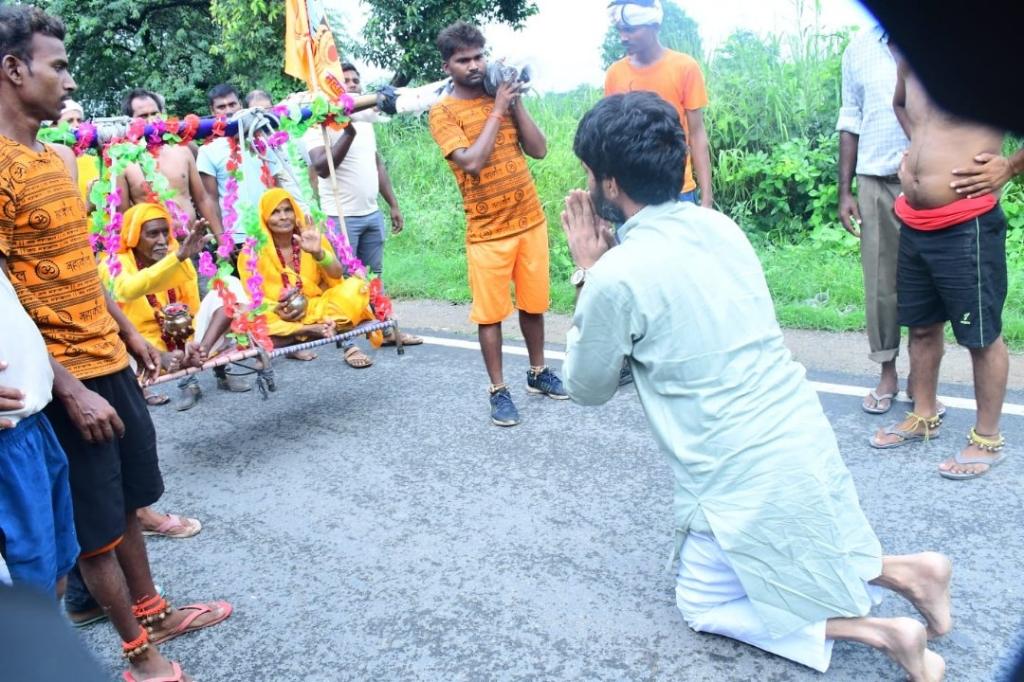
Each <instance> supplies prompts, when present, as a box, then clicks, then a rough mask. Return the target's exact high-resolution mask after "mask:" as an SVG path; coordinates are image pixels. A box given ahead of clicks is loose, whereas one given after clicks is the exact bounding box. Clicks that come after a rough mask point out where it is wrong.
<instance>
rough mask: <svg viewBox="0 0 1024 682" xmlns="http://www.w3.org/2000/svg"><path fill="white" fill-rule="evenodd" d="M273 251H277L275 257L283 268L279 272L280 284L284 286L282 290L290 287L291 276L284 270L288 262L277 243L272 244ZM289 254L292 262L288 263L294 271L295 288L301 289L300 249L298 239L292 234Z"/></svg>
mask: <svg viewBox="0 0 1024 682" xmlns="http://www.w3.org/2000/svg"><path fill="white" fill-rule="evenodd" d="M274 251H276V252H277V259H278V261H280V263H281V267H282V268H284V270H282V272H281V285H282V286H283V287H284V290H285V291H287V290H288V289H290V288H291V278H290V277H289V276H288V273H287V272H286V271H287V269H288V266H289V263H288V261H286V260H285V258H284V254H283V253H281V248H280V247H279V246H278V245H277V244H274ZM291 256H292V258H291V261H292V262H291V263H290V265H291V268H292V270H293V271H294V272H295V279H296V282H295V286H296V288H298V289H299V290H300V291H301V290H302V276H301V275H300V274H299V273H301V272H302V249H301V248H300V247H299V241H298V240H297V239H296V238H295V236H294V235H292V253H291Z"/></svg>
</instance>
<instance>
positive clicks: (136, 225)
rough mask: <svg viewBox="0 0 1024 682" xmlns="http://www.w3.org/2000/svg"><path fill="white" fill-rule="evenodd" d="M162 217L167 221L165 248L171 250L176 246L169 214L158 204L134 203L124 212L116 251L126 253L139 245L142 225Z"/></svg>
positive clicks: (172, 222)
mask: <svg viewBox="0 0 1024 682" xmlns="http://www.w3.org/2000/svg"><path fill="white" fill-rule="evenodd" d="M160 218H163V219H164V220H166V221H167V229H168V233H167V249H168V250H173V249H176V248H177V247H178V242H177V241H176V240H175V239H174V221H173V220H172V219H171V214H170V213H169V212H168V210H167V209H166V208H164V207H163V206H161V205H160V204H135V205H134V206H132V207H131V208H129V209H128V210H127V211H125V213H124V226H123V227H122V228H121V248H120V249H119V250H118V253H128V251H130V250H131V249H134V248H135V247H136V246H138V245H139V237H140V236H141V235H142V225H143V224H144V223H147V222H149V221H150V220H158V219H160Z"/></svg>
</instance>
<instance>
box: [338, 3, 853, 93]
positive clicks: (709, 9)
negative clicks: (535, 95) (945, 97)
mask: <svg viewBox="0 0 1024 682" xmlns="http://www.w3.org/2000/svg"><path fill="white" fill-rule="evenodd" d="M326 3H328V4H334V5H335V6H337V7H338V9H339V10H340V11H341V12H342V13H345V14H346V16H348V18H349V25H348V27H347V29H348V33H349V34H350V35H352V36H353V37H356V36H359V34H360V32H361V30H362V25H363V23H364V22H365V12H366V9H365V6H364V3H362V2H360V3H359V5H358V6H357V5H354V4H353V3H351V2H343V1H342V0H326ZM678 4H679V5H680V6H681V7H682V8H683V9H684V10H686V13H687V14H689V15H690V16H691V17H693V18H694V19H695V20H696V21H697V24H698V25H699V27H700V33H701V39H702V40H703V42H704V49H705V50H709V49H711V48H714V47H715V46H717V45H719V44H721V43H722V42H723V41H724V40H725V39H726V38H727V37H728V36H729V34H731V33H732V32H733V31H735V30H736V29H740V28H742V29H749V30H752V31H755V32H758V33H781V32H793V31H795V30H796V27H797V26H798V22H797V16H798V7H799V6H801V5H803V6H804V13H803V15H804V22H805V24H806V23H808V22H812V21H813V19H814V2H813V1H812V0H804V1H801V0H714V1H713V2H708V1H707V0H702V1H697V0H680V1H679V3H678ZM607 5H608V0H537V6H538V7H539V8H540V11H539V12H538V14H537V15H536V16H534V17H531V18H530V20H529V21H527V22H526V26H525V27H524V28H523V29H522V30H520V31H513V30H512V29H511V28H509V27H507V26H485V27H484V34H485V35H486V36H487V40H488V43H489V45H490V47H491V53H492V55H493V56H494V57H507V58H508V59H510V60H512V61H514V62H526V63H529V64H530V65H531V66H532V67H533V69H534V74H535V76H534V85H535V86H536V87H537V88H538V89H539V90H542V91H552V92H559V91H564V90H571V89H572V88H575V87H576V86H577V85H579V84H581V83H592V84H600V83H602V82H603V72H602V70H601V57H600V47H601V43H602V42H603V40H604V34H605V31H606V30H607V28H608V19H607V14H606V10H605V8H606V7H607ZM819 22H820V25H821V27H822V30H824V31H828V30H831V29H836V28H840V27H843V26H859V27H861V28H865V27H867V26H869V25H870V24H871V18H870V15H868V14H867V13H866V11H865V10H864V9H863V8H862V7H861V5H860V3H858V2H857V1H856V0H821V14H820V15H819ZM357 63H358V62H357ZM363 66H365V65H363ZM388 76H390V74H388V73H384V72H382V71H380V70H378V69H374V68H371V67H368V66H366V67H365V71H364V73H363V77H364V80H366V81H374V80H377V79H378V78H381V77H384V78H387V77H388Z"/></svg>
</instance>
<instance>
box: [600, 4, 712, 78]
mask: <svg viewBox="0 0 1024 682" xmlns="http://www.w3.org/2000/svg"><path fill="white" fill-rule="evenodd" d="M662 7H663V8H664V11H665V18H664V19H663V20H662V22H661V32H660V39H661V44H662V45H664V46H665V47H667V48H669V49H671V50H676V51H677V52H685V53H686V54H688V55H691V56H692V57H694V58H696V59H698V60H703V58H704V48H703V46H702V45H701V42H700V31H699V30H698V28H697V22H696V21H694V20H693V19H692V18H691V17H690V15H688V14H687V13H686V11H685V10H683V8H682V7H680V6H679V5H677V4H676V3H675V2H673V0H664V1H663V2H662ZM625 54H626V51H625V50H624V49H623V47H622V43H621V42H620V40H619V32H618V31H617V30H616V28H615V27H614V26H609V27H608V32H607V33H605V35H604V43H603V44H602V45H601V62H602V63H603V65H604V68H606V69H607V68H608V67H609V66H611V65H612V62H615V61H617V60H619V59H622V58H623V57H624V56H625Z"/></svg>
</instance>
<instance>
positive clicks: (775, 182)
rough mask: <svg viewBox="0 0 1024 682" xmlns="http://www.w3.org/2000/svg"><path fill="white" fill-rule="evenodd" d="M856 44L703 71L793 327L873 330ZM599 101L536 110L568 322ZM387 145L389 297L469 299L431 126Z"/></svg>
mask: <svg viewBox="0 0 1024 682" xmlns="http://www.w3.org/2000/svg"><path fill="white" fill-rule="evenodd" d="M847 40H848V35H847V34H845V33H838V34H833V35H821V34H820V33H818V32H817V31H816V30H815V29H814V28H813V27H807V28H802V29H800V30H799V31H798V32H796V33H794V34H793V35H792V36H789V37H781V36H767V37H765V36H758V35H755V34H752V33H747V32H741V33H737V34H735V35H733V36H732V37H731V38H730V39H729V40H728V41H727V42H726V43H725V44H724V45H723V46H722V47H720V48H719V49H718V50H717V51H715V52H714V53H713V54H711V55H709V56H707V57H706V58H705V59H704V63H705V74H706V77H707V83H708V90H709V96H710V100H711V104H710V106H709V107H708V110H707V120H708V127H709V131H710V136H711V150H712V163H713V165H714V168H713V175H714V185H715V202H716V204H717V208H718V209H719V210H721V211H723V212H725V213H727V214H729V215H730V216H731V217H732V218H733V219H734V220H736V222H737V223H738V224H739V225H740V226H741V227H742V228H743V229H744V230H745V231H746V233H747V234H748V236H749V238H750V240H751V242H752V243H753V244H754V246H755V248H756V249H757V251H758V254H759V255H760V257H761V262H762V264H763V266H764V270H765V274H766V277H767V280H768V285H769V287H770V288H771V291H772V295H773V296H774V298H775V304H776V308H777V310H778V315H779V319H780V321H781V322H782V324H783V325H785V326H790V327H800V328H808V329H827V330H858V329H863V327H864V309H863V303H864V300H863V299H864V297H863V283H862V276H861V271H860V261H859V256H858V242H857V240H856V239H855V238H854V237H852V236H851V235H849V234H847V233H846V232H845V231H844V230H843V229H842V226H841V225H840V224H839V221H838V218H837V216H836V204H837V186H836V176H837V162H838V148H839V141H838V135H837V134H836V132H835V121H836V117H837V114H838V111H839V102H840V60H841V56H842V51H843V49H844V47H845V45H846V42H847ZM600 96H601V92H600V91H599V90H598V89H596V88H588V87H584V88H580V89H578V90H576V91H573V92H570V93H562V94H550V95H545V96H542V97H537V96H534V97H530V99H529V100H528V102H527V106H528V108H529V109H530V111H531V113H532V114H533V116H534V118H535V119H536V120H537V122H538V124H539V125H540V127H541V129H542V130H544V132H545V133H546V134H547V137H548V148H549V153H548V157H547V158H546V159H544V160H542V161H539V162H533V163H532V169H533V174H534V178H535V179H536V182H537V188H538V191H539V192H540V197H541V201H542V203H543V204H544V209H545V211H546V213H547V217H548V227H549V233H550V242H551V251H552V259H551V277H552V305H553V308H554V309H555V310H556V311H559V312H569V311H571V309H572V304H573V296H574V294H573V291H572V288H571V286H570V285H569V282H568V280H569V275H570V274H571V272H572V263H571V261H570V259H569V254H568V251H567V248H566V244H565V239H564V237H563V236H562V231H561V225H560V222H559V214H560V213H561V208H562V203H563V200H564V198H565V196H566V194H567V192H568V191H569V190H570V189H572V188H576V187H584V186H585V184H586V180H585V175H584V172H583V170H582V168H581V167H580V164H579V162H578V160H577V159H576V157H575V156H574V155H573V153H572V140H573V135H574V134H575V130H576V123H577V122H578V121H579V119H580V118H581V117H582V115H583V114H584V113H585V112H586V111H587V110H588V109H589V108H590V107H591V106H592V105H593V104H594V103H595V102H596V101H597V100H598V98H599V97H600ZM378 139H379V142H380V145H381V153H382V154H383V156H384V158H385V159H386V160H387V163H388V166H389V168H390V171H391V177H392V178H393V180H394V182H395V189H396V192H397V194H398V196H399V198H400V200H401V202H402V208H403V211H404V212H405V217H406V230H405V232H404V233H403V234H402V235H400V236H399V237H397V238H393V239H392V241H391V243H390V244H389V246H388V250H387V256H386V259H387V260H386V270H387V281H388V283H389V284H388V285H389V288H390V290H391V291H392V293H393V294H396V295H398V296H403V297H422V298H435V299H443V300H450V301H457V302H459V301H468V300H469V290H468V287H467V283H466V272H465V259H464V256H463V253H464V250H463V242H464V225H465V222H464V218H463V214H462V207H461V201H460V197H459V193H458V189H457V187H456V186H455V182H454V179H453V177H452V174H451V172H450V171H449V169H448V167H447V164H446V162H445V161H444V159H442V158H441V156H440V153H439V152H438V150H437V147H436V145H435V144H434V142H433V140H432V139H431V137H430V132H429V130H428V128H427V123H426V119H425V118H403V119H396V120H393V121H392V122H390V123H389V124H387V125H382V126H379V129H378ZM1015 144H1019V143H1015ZM1015 148H1016V147H1015ZM1002 204H1003V208H1004V210H1005V211H1006V214H1007V217H1008V219H1009V223H1010V232H1009V235H1008V239H1007V249H1008V253H1009V271H1010V293H1009V297H1008V300H1007V304H1006V311H1005V315H1004V333H1005V335H1006V337H1007V339H1008V341H1009V342H1010V344H1011V345H1012V346H1013V347H1014V348H1016V349H1021V348H1024V283H1022V281H1021V276H1020V274H1021V273H1022V272H1024V187H1022V185H1021V184H1020V183H1019V182H1016V183H1011V184H1010V185H1008V186H1007V188H1006V190H1005V191H1004V196H1003V201H1002ZM679 266H680V268H683V267H686V264H685V263H680V264H679Z"/></svg>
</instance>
